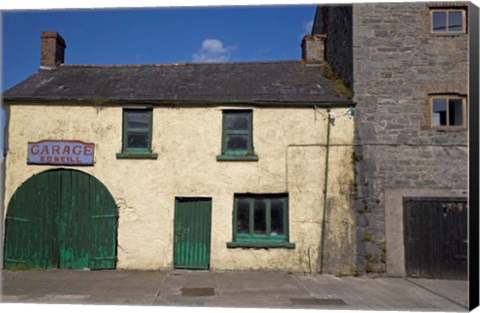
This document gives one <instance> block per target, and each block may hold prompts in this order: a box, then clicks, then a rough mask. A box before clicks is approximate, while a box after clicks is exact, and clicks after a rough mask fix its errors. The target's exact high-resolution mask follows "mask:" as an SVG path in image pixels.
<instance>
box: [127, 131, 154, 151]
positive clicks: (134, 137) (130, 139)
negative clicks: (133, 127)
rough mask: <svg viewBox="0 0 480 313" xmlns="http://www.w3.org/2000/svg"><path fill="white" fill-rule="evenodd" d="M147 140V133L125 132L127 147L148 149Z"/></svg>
mask: <svg viewBox="0 0 480 313" xmlns="http://www.w3.org/2000/svg"><path fill="white" fill-rule="evenodd" d="M148 141H149V138H148V133H141V132H135V133H134V132H128V134H127V148H145V149H149V148H150V147H149V144H148Z"/></svg>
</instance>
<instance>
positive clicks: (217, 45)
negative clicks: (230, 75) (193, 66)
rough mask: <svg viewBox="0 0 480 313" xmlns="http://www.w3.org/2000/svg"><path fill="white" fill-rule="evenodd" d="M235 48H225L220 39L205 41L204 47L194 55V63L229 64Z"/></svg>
mask: <svg viewBox="0 0 480 313" xmlns="http://www.w3.org/2000/svg"><path fill="white" fill-rule="evenodd" d="M234 49H235V48H234V47H224V45H223V42H221V41H220V40H218V39H205V40H204V41H203V42H202V47H201V48H200V49H199V50H198V51H197V52H195V53H194V54H193V62H206V63H211V62H227V61H228V60H229V59H230V52H231V51H232V50H234Z"/></svg>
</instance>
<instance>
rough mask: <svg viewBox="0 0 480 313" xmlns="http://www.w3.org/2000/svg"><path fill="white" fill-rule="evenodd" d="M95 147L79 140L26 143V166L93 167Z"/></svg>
mask: <svg viewBox="0 0 480 313" xmlns="http://www.w3.org/2000/svg"><path fill="white" fill-rule="evenodd" d="M94 150H95V145H94V144H93V143H86V142H83V141H79V140H42V141H37V142H29V143H28V157H27V164H51V165H93V153H94Z"/></svg>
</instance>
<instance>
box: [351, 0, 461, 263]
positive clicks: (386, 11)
mask: <svg viewBox="0 0 480 313" xmlns="http://www.w3.org/2000/svg"><path fill="white" fill-rule="evenodd" d="M430 27H431V26H430V7H429V6H427V4H426V3H397V4H355V5H354V7H353V69H354V70H353V81H354V93H355V98H354V100H355V101H357V110H356V116H355V119H356V122H355V136H356V138H355V139H356V143H357V144H358V146H357V149H356V152H355V157H354V159H355V161H356V174H357V180H356V197H357V202H356V210H357V220H356V223H357V238H358V245H357V249H358V250H357V252H358V259H357V262H358V263H357V264H358V266H359V268H360V269H362V268H363V269H365V270H366V271H372V272H383V271H385V270H386V269H387V266H386V254H387V253H388V251H387V249H386V247H387V246H388V245H387V244H386V242H385V232H386V231H388V230H386V229H385V211H386V210H389V208H386V207H385V205H384V192H385V189H387V188H389V189H392V188H433V189H435V188H446V189H466V188H467V157H468V151H467V131H466V130H460V131H440V130H434V129H431V127H430V126H429V125H430V115H429V110H430V104H429V101H430V100H429V95H431V94H440V93H449V94H450V93H455V94H460V95H464V96H465V97H466V95H467V93H468V59H467V58H468V34H460V35H453V36H452V35H447V36H445V35H443V36H441V35H435V34H431V32H430Z"/></svg>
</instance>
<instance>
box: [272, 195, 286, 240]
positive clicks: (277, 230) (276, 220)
mask: <svg viewBox="0 0 480 313" xmlns="http://www.w3.org/2000/svg"><path fill="white" fill-rule="evenodd" d="M270 205H271V207H270V213H271V222H272V225H271V226H272V227H271V229H272V233H271V234H270V235H272V236H276V235H283V233H284V231H283V201H281V200H277V199H272V201H271V204H270Z"/></svg>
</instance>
